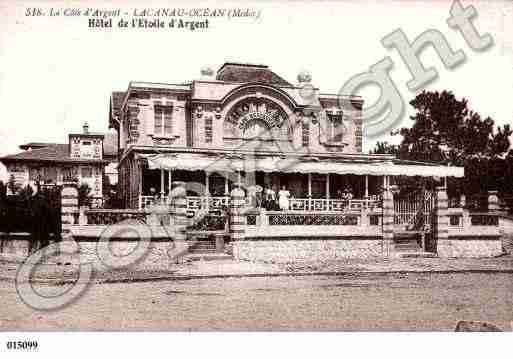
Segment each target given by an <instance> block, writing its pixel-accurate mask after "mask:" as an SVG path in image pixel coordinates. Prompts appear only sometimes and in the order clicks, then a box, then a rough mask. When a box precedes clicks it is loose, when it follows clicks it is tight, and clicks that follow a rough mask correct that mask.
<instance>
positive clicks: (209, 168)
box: [110, 63, 463, 210]
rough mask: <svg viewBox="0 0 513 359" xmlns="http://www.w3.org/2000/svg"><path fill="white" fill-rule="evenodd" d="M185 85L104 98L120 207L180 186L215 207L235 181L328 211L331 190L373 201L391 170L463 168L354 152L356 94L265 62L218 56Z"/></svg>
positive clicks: (444, 172)
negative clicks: (322, 86) (220, 60)
mask: <svg viewBox="0 0 513 359" xmlns="http://www.w3.org/2000/svg"><path fill="white" fill-rule="evenodd" d="M201 75H202V77H201V78H200V79H198V80H194V81H191V82H190V83H186V84H160V83H145V82H131V83H130V84H129V86H128V89H127V91H125V92H114V93H113V94H112V97H111V108H110V126H111V127H113V128H115V129H116V130H117V131H118V133H119V147H120V149H119V150H120V152H119V153H120V162H119V192H120V193H121V195H122V198H123V201H124V203H125V207H126V208H134V209H135V208H144V207H145V206H146V205H147V204H148V203H150V202H151V201H152V200H154V199H155V197H159V198H161V199H163V200H165V199H166V198H167V196H168V194H169V192H170V189H171V183H172V181H184V182H186V183H187V184H188V187H187V191H188V196H189V201H188V207H190V208H192V209H197V208H200V207H205V206H207V207H209V206H212V205H213V206H214V207H215V206H219V205H220V204H221V203H225V202H223V201H225V200H227V196H228V195H229V193H230V191H231V189H232V188H233V187H234V184H235V183H238V182H240V183H241V184H242V185H243V187H244V188H245V189H246V190H249V189H250V188H251V187H252V186H260V187H262V188H272V189H273V190H274V191H275V192H276V193H277V192H278V191H279V190H280V189H281V188H286V189H287V190H288V191H289V192H290V193H291V196H292V199H293V200H292V201H291V209H297V210H331V209H336V208H338V206H340V205H341V202H340V203H339V202H337V201H339V200H341V198H339V197H340V193H341V192H342V191H344V190H346V191H347V190H348V189H349V191H351V196H352V198H355V199H361V200H372V199H376V196H378V195H379V194H380V191H381V190H382V188H383V185H386V184H387V183H390V182H387V178H388V177H390V176H398V175H407V176H425V177H431V176H433V175H437V176H441V177H445V176H457V177H461V176H463V169H462V168H454V167H452V168H451V167H445V166H437V165H433V164H428V163H413V162H404V161H399V160H397V159H396V158H394V156H390V155H368V154H364V153H363V152H362V120H361V110H362V106H363V100H362V98H360V97H356V96H341V95H335V94H324V93H322V92H321V91H320V90H319V89H318V88H317V87H316V86H314V85H313V84H312V79H311V76H310V75H309V74H307V73H301V74H299V76H298V78H297V83H294V84H293V83H291V82H288V81H286V80H284V79H283V78H282V77H280V76H279V75H277V74H276V73H274V72H273V71H272V70H271V69H269V68H268V67H267V66H265V65H252V64H239V63H225V64H224V65H223V66H221V68H220V69H219V70H218V71H217V72H216V73H214V72H213V71H212V70H210V69H204V70H203V71H202V73H201Z"/></svg>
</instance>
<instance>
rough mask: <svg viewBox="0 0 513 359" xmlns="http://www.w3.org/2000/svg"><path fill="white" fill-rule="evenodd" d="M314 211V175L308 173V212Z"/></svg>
mask: <svg viewBox="0 0 513 359" xmlns="http://www.w3.org/2000/svg"><path fill="white" fill-rule="evenodd" d="M311 209H312V174H311V173H308V210H311Z"/></svg>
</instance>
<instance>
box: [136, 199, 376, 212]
mask: <svg viewBox="0 0 513 359" xmlns="http://www.w3.org/2000/svg"><path fill="white" fill-rule="evenodd" d="M158 203H168V197H167V196H164V197H162V198H160V197H158V198H155V197H153V196H140V198H139V209H144V208H147V207H148V206H150V205H152V204H158ZM229 205H230V197H228V196H220V197H217V196H187V210H191V211H196V210H199V209H206V208H209V209H221V208H222V207H228V206H229ZM289 208H290V210H292V211H308V212H311V211H315V212H344V211H361V210H362V209H370V210H373V209H375V208H381V201H380V200H378V199H370V198H368V199H350V200H343V199H325V198H292V199H290V201H289Z"/></svg>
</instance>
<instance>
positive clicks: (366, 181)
mask: <svg viewBox="0 0 513 359" xmlns="http://www.w3.org/2000/svg"><path fill="white" fill-rule="evenodd" d="M368 197H369V175H365V198H368Z"/></svg>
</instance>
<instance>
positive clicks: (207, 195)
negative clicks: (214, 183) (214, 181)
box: [204, 171, 210, 210]
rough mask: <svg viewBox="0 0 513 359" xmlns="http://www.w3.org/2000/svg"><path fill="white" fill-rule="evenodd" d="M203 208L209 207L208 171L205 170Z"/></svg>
mask: <svg viewBox="0 0 513 359" xmlns="http://www.w3.org/2000/svg"><path fill="white" fill-rule="evenodd" d="M205 197H206V198H205V199H204V201H205V202H204V203H205V208H206V209H207V210H208V209H209V208H210V172H208V171H205Z"/></svg>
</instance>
